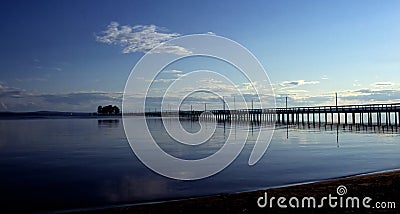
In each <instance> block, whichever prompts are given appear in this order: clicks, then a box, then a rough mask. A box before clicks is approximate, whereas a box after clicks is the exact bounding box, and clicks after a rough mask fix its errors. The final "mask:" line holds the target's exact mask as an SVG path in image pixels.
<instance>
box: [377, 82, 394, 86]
mask: <svg viewBox="0 0 400 214" xmlns="http://www.w3.org/2000/svg"><path fill="white" fill-rule="evenodd" d="M394 85H395V84H394V83H393V82H374V83H372V84H371V86H375V87H388V86H394Z"/></svg>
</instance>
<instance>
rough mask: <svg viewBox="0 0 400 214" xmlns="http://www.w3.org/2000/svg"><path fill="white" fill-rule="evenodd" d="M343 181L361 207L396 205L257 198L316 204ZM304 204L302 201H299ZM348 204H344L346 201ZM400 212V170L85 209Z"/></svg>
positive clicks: (133, 211) (207, 211)
mask: <svg viewBox="0 0 400 214" xmlns="http://www.w3.org/2000/svg"><path fill="white" fill-rule="evenodd" d="M340 185H344V186H346V188H347V194H345V195H343V196H342V197H343V198H344V200H345V199H346V198H347V197H355V196H357V197H359V198H360V207H362V206H363V205H362V199H363V198H364V197H367V196H368V197H370V198H372V201H371V202H369V204H370V205H371V207H372V206H375V202H395V203H396V204H395V206H396V208H392V209H373V208H370V209H365V208H364V209H351V208H330V206H329V205H328V202H327V201H325V203H324V204H325V206H324V207H325V208H313V209H306V208H296V209H294V208H286V209H283V208H279V207H278V206H277V204H276V199H275V204H274V208H269V204H268V205H267V207H266V208H259V207H258V205H257V199H258V198H259V197H261V196H264V193H265V192H267V194H268V198H271V197H276V198H278V197H282V196H283V197H286V198H287V201H286V204H287V205H288V201H289V199H290V198H291V197H297V198H299V199H300V200H301V199H302V197H311V196H312V197H315V198H316V199H317V205H318V204H320V200H321V198H322V197H328V196H329V194H331V195H332V196H334V197H337V196H338V195H337V187H338V186H340ZM336 201H339V200H336ZM300 206H301V201H300ZM343 206H345V205H343ZM211 212H212V213H217V212H218V213H293V212H296V213H297V212H301V213H322V212H323V213H360V212H362V213H400V170H397V171H390V172H383V173H374V174H368V175H361V176H353V177H348V178H340V179H334V180H329V181H322V182H315V183H309V184H302V185H293V186H288V187H281V188H274V189H267V190H259V191H253V192H245V193H235V194H224V195H216V196H209V197H201V198H192V199H183V200H175V201H167V202H161V203H152V204H142V205H132V206H123V207H114V208H106V209H101V210H92V211H86V213H211Z"/></svg>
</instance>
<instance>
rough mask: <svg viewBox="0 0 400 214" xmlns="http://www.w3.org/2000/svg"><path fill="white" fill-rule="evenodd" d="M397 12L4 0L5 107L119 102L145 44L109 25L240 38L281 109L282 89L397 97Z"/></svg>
mask: <svg viewBox="0 0 400 214" xmlns="http://www.w3.org/2000/svg"><path fill="white" fill-rule="evenodd" d="M398 11H400V2H399V1H383V2H382V1H250V2H248V1H247V2H246V1H198V2H194V1H40V0H38V1H4V2H3V4H2V7H1V8H0V25H1V27H2V33H1V34H0V47H1V50H2V51H1V52H0V54H1V57H0V111H36V110H58V111H95V110H96V107H97V105H101V104H103V105H105V104H112V103H117V104H118V103H120V102H121V94H122V92H123V90H124V86H125V82H126V80H127V78H128V76H129V74H130V71H131V69H132V68H133V66H134V65H135V64H136V63H137V61H138V60H139V59H140V58H141V57H142V56H143V55H144V52H145V51H146V49H145V48H144V49H143V48H142V49H141V48H140V46H139V45H140V44H132V43H130V44H128V45H127V44H123V43H122V42H121V41H116V40H114V41H113V42H112V44H108V43H107V42H105V41H104V40H103V41H101V39H100V40H99V37H101V36H105V32H106V31H107V29H110V25H112V23H118V27H119V30H121V27H122V26H129V27H130V28H132V29H137V31H143V30H146V29H147V30H148V28H146V26H147V27H149V26H156V32H157V33H161V34H163V35H164V34H165V35H188V34H195V33H207V32H213V33H215V34H216V35H220V36H224V37H227V38H230V39H233V40H235V41H237V42H239V43H240V44H242V45H243V46H245V47H246V48H248V49H249V50H250V51H251V52H252V53H253V54H254V55H255V56H256V57H257V58H258V59H259V60H260V62H261V64H262V65H263V66H264V67H265V69H266V70H267V72H268V75H269V77H270V79H271V82H272V84H273V87H274V89H275V93H276V94H277V96H278V98H277V105H278V106H282V105H283V102H282V99H280V98H279V96H283V95H284V94H289V97H290V104H291V105H325V104H333V103H334V102H333V97H334V92H336V91H337V92H339V97H340V103H341V104H352V103H354V104H359V103H377V102H400V85H399V84H400V51H399V50H400V13H399V12H398ZM139 25H140V26H144V27H143V28H135V26H139ZM141 35H142V34H141ZM140 39H141V38H139V40H137V41H136V40H135V41H136V42H139V43H140V42H141V40H140ZM153 42H154V41H153ZM127 46H128V47H129V46H133V47H139V48H137V49H136V51H131V52H129V53H124V51H123V50H124V48H126V47H127ZM125 52H126V51H125ZM119 105H120V104H119Z"/></svg>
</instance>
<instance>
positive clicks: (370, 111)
mask: <svg viewBox="0 0 400 214" xmlns="http://www.w3.org/2000/svg"><path fill="white" fill-rule="evenodd" d="M178 115H179V117H183V118H191V119H216V120H218V121H221V120H247V121H256V122H267V123H276V124H287V125H298V126H300V125H303V126H305V125H308V126H311V125H312V126H314V127H315V126H317V125H318V126H321V125H325V126H326V125H333V124H337V125H343V126H344V127H347V126H349V127H350V128H352V127H353V126H370V127H375V126H377V127H396V128H397V127H399V126H400V104H371V105H346V106H317V107H291V108H274V109H240V110H208V111H206V112H205V111H180V112H179V114H178V112H162V113H161V112H147V113H146V116H163V117H165V116H166V117H168V116H178Z"/></svg>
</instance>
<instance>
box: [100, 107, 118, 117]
mask: <svg viewBox="0 0 400 214" xmlns="http://www.w3.org/2000/svg"><path fill="white" fill-rule="evenodd" d="M97 113H98V114H103V115H115V114H119V113H120V110H119V108H118V106H112V105H108V106H98V107H97Z"/></svg>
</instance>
